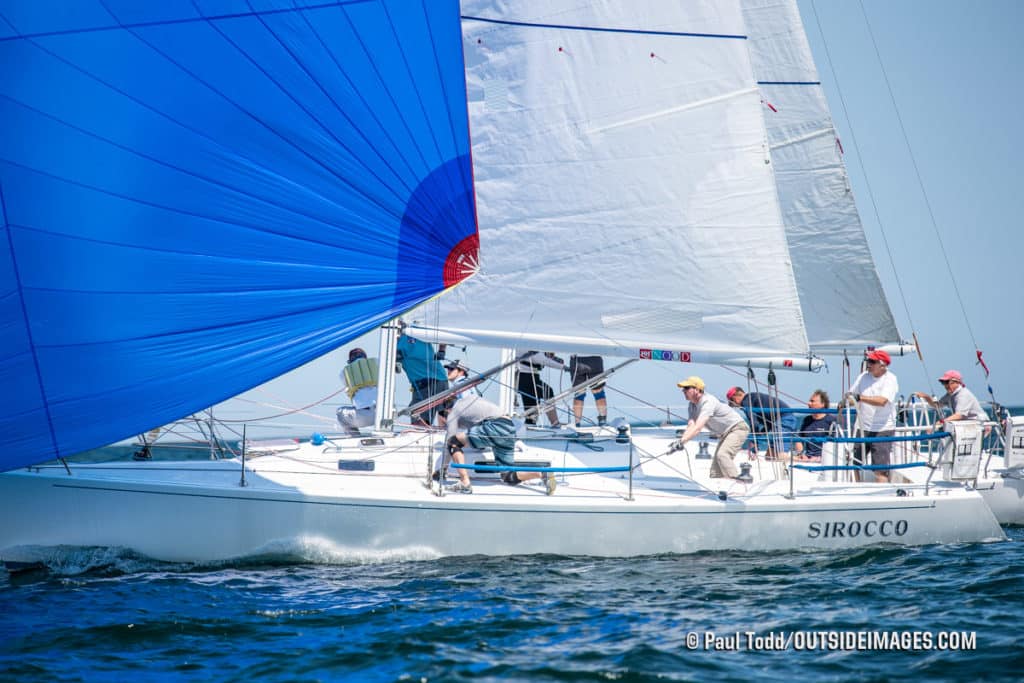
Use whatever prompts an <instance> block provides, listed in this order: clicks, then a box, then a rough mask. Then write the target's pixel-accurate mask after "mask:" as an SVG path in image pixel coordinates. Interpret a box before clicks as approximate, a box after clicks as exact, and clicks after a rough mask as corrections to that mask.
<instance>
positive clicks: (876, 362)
mask: <svg viewBox="0 0 1024 683" xmlns="http://www.w3.org/2000/svg"><path fill="white" fill-rule="evenodd" d="M868 365H878V361H877V360H875V359H874V358H868Z"/></svg>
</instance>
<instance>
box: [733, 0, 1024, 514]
mask: <svg viewBox="0 0 1024 683" xmlns="http://www.w3.org/2000/svg"><path fill="white" fill-rule="evenodd" d="M743 11H744V15H745V19H746V23H747V26H748V29H749V31H750V44H751V62H752V66H753V69H754V73H755V77H756V78H757V80H758V85H759V87H760V90H761V93H762V96H763V99H764V106H765V122H766V129H767V132H768V139H769V141H770V146H771V154H772V165H773V167H774V169H775V175H776V185H777V187H778V192H779V201H780V204H781V207H782V213H783V218H784V221H785V224H786V238H787V242H788V244H789V247H790V253H791V255H792V258H793V271H794V275H795V277H796V281H797V288H798V291H799V293H800V301H801V308H802V311H803V314H804V322H805V325H806V326H807V331H808V341H809V344H810V347H811V349H812V351H813V352H814V353H815V354H818V355H822V356H828V355H833V356H835V355H841V356H843V357H844V358H850V357H852V358H858V357H859V356H860V352H861V351H862V350H863V349H865V348H870V349H876V348H877V349H882V350H885V351H887V352H888V353H889V354H890V355H891V356H893V357H894V358H896V359H897V360H899V358H900V357H907V358H908V360H909V359H910V358H916V357H917V349H916V343H909V342H906V341H903V337H902V335H900V334H899V332H898V330H897V327H896V324H895V322H894V316H893V314H892V312H891V309H890V307H889V304H888V301H887V299H886V296H885V293H884V291H883V289H882V286H881V282H880V281H879V278H878V274H877V271H876V269H875V267H874V263H873V261H872V258H871V254H870V251H869V249H868V245H867V241H866V238H865V235H864V230H863V227H862V226H861V222H860V217H859V214H858V211H857V208H856V205H855V203H854V199H853V194H852V191H851V187H850V182H849V178H848V176H847V173H846V168H845V164H844V163H843V160H842V150H841V146H840V145H839V143H838V136H837V134H836V131H835V128H834V125H833V122H832V120H831V115H830V112H829V107H828V102H827V100H826V98H825V94H824V92H823V89H822V85H821V83H820V80H819V76H818V72H817V69H816V67H815V64H814V60H813V58H812V55H811V49H810V46H809V44H808V42H807V37H806V35H805V33H804V31H803V26H802V22H801V19H800V15H799V12H798V10H797V7H796V5H795V4H792V3H776V2H768V1H764V0H744V2H743ZM824 218H827V220H828V229H827V230H823V229H822V225H821V223H822V221H823V219H824ZM837 253H841V254H842V258H836V257H835V254H837ZM851 292H856V296H855V297H851V296H850V293H851ZM979 357H980V355H979ZM986 371H987V369H986ZM918 407H919V408H920V407H923V405H921V406H918ZM908 408H909V409H908V411H907V412H908V413H909V414H911V415H913V414H914V413H915V412H916V411H915V410H914V408H913V406H909V407H908ZM921 426H922V425H921V424H917V425H908V426H907V428H905V429H901V430H900V432H901V435H909V434H917V435H923V434H924V433H925V432H924V430H922V429H921V428H920V427H921ZM988 428H989V430H996V431H997V432H998V431H999V429H1000V425H998V424H995V423H990V424H989V425H988ZM1005 430H1006V433H1005V434H1004V435H1003V438H1002V441H1003V448H1002V449H1001V450H1003V451H1004V452H1005V454H1006V455H1005V457H1004V456H1003V455H1002V454H999V455H997V456H996V457H993V454H992V453H989V452H986V453H984V454H981V445H980V443H979V444H977V445H975V444H974V443H973V440H974V433H975V432H974V431H971V434H972V436H971V437H969V438H968V439H967V440H968V441H970V442H971V443H970V444H969V446H970V447H971V448H975V449H976V455H981V457H979V458H976V459H974V460H973V462H974V466H973V469H972V470H971V471H970V472H960V473H959V476H957V477H956V480H958V481H969V482H971V485H972V486H973V487H974V488H975V489H977V490H978V491H979V492H981V494H982V497H983V498H985V500H986V502H987V503H988V504H989V505H990V507H991V508H992V510H993V513H994V514H995V516H996V518H997V519H998V520H999V521H1000V523H1002V524H1024V479H1022V478H1021V467H1022V465H1024V460H1022V458H1021V455H1020V448H1019V444H1021V443H1022V441H1021V440H1022V438H1024V424H1022V421H1021V420H1019V419H1011V420H1010V421H1008V423H1007V425H1006V426H1005ZM965 438H967V437H965ZM1014 444H1018V446H1017V447H1016V448H1015V446H1014ZM922 445H923V446H924V447H925V450H926V451H929V452H928V453H926V454H924V455H922V453H921V452H920V451H921V446H922ZM840 450H842V451H844V452H847V455H848V454H849V453H848V451H850V450H852V447H851V446H850V445H845V446H843V447H842V448H841V449H840ZM940 454H945V455H946V457H947V460H946V461H945V465H944V466H941V467H938V468H937V471H933V470H935V468H929V467H918V468H908V469H904V470H901V471H900V474H901V475H902V477H903V478H905V479H908V480H910V481H913V482H915V483H920V484H924V483H926V482H929V481H931V480H932V479H934V478H935V477H937V476H938V477H940V478H941V477H943V476H946V477H948V476H949V475H950V465H951V464H952V463H951V462H949V461H948V456H949V453H948V449H943V448H931V449H929V448H928V446H927V442H923V443H922V442H899V443H897V444H895V450H894V456H893V457H894V463H897V464H904V465H905V464H910V463H914V462H931V463H932V464H933V465H935V464H936V463H935V462H933V461H936V460H937V459H938V456H939V455H940ZM929 455H932V456H933V457H931V458H929ZM838 460H843V461H844V462H846V461H847V460H848V458H838V457H837V462H838ZM798 474H799V473H798ZM821 476H822V477H826V476H827V477H828V478H830V479H833V480H835V479H839V478H848V477H837V476H836V473H835V472H833V473H831V474H829V475H825V474H823V475H821Z"/></svg>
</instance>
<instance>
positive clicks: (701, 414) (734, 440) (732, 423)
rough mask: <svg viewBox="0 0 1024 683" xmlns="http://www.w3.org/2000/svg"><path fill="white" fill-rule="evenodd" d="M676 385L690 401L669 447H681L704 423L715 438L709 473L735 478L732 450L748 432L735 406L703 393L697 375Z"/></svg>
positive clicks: (733, 451)
mask: <svg viewBox="0 0 1024 683" xmlns="http://www.w3.org/2000/svg"><path fill="white" fill-rule="evenodd" d="M676 386H677V387H679V388H680V389H682V390H683V396H685V397H686V400H687V401H689V402H690V413H689V422H687V424H686V431H684V432H683V435H682V436H681V437H679V439H677V440H676V441H675V442H674V443H673V444H672V450H680V449H682V448H683V446H684V445H685V444H686V442H687V441H689V440H691V439H693V438H694V437H695V436H697V435H698V434H700V431H701V430H702V429H704V427H705V426H706V427H707V428H708V431H709V432H711V435H712V436H714V437H716V438H717V439H718V447H717V448H716V449H715V458H714V460H712V461H711V476H712V477H713V478H721V477H728V478H730V479H735V478H736V475H738V474H739V473H740V471H739V468H738V467H736V463H735V458H736V453H737V452H739V450H740V448H742V447H743V444H744V443H745V442H746V440H747V437H748V436H749V435H750V428H749V427H747V423H746V422H744V421H743V418H742V417H740V415H739V413H737V412H736V411H735V410H733V409H732V408H730V407H729V406H727V405H725V404H724V403H722V402H721V401H719V400H718V399H717V398H715V397H714V396H711V395H708V394H705V393H704V380H702V379H701V378H700V377H696V376H693V377H687V378H686V379H684V380H683V381H682V382H679V383H678V384H676Z"/></svg>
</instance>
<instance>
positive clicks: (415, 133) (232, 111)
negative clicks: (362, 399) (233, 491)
mask: <svg viewBox="0 0 1024 683" xmlns="http://www.w3.org/2000/svg"><path fill="white" fill-rule="evenodd" d="M0 62H2V63H3V64H5V65H11V68H5V69H3V70H0V120H2V121H3V125H2V126H0V200H2V212H3V213H2V216H0V221H2V222H0V226H2V227H0V264H2V265H0V330H2V334H0V340H2V341H0V378H2V381H0V386H3V388H4V390H3V392H2V395H0V432H2V433H3V434H4V448H3V449H2V450H0V470H3V469H11V468H14V467H17V466H20V465H25V464H29V463H35V462H40V461H43V460H47V459H50V458H52V457H54V456H57V455H69V454H72V453H75V452H77V451H81V450H83V449H87V448H91V447H95V446H100V445H103V444H105V443H109V442H111V441H115V440H117V439H120V438H123V437H125V436H128V435H130V434H134V433H138V432H140V431H144V430H146V429H148V428H150V427H152V426H154V425H156V424H161V423H163V422H167V421H169V420H172V419H176V418H178V417H181V416H183V415H186V414H188V413H190V412H193V411H195V410H197V409H200V408H202V407H205V406H207V405H211V404H213V403H215V402H217V401H220V400H222V399H225V398H227V397H229V396H232V395H235V394H237V393H239V392H241V391H243V390H245V389H247V388H249V387H252V386H254V385H256V384H259V383H261V382H264V381H266V380H268V379H270V378H272V377H275V376H277V375H279V374H281V373H283V372H286V371H287V370H290V369H292V368H294V367H297V366H299V365H301V364H303V363H305V362H307V361H309V360H311V359H313V358H316V357H318V356H320V355H322V354H324V353H326V352H327V351H330V350H331V349H333V348H336V347H337V346H338V345H340V344H342V343H344V342H345V341H347V340H349V339H351V338H353V337H355V336H357V335H359V334H361V333H363V332H365V331H367V330H368V329H371V328H372V327H374V326H376V325H378V324H379V323H380V322H382V321H384V320H386V319H388V318H390V317H393V316H395V315H396V314H398V313H400V312H402V311H404V310H406V309H408V308H409V307H411V306H414V305H416V304H418V303H420V302H422V301H424V300H425V299H427V298H429V297H431V296H433V295H435V294H437V293H438V292H440V291H442V290H443V289H444V288H445V287H447V286H450V285H452V284H454V283H455V282H458V281H459V280H460V279H461V278H462V277H465V275H467V274H468V273H469V272H470V268H468V267H467V264H469V265H470V266H471V265H472V263H473V262H474V261H475V252H476V244H477V235H476V225H475V216H474V206H473V197H472V186H471V176H472V172H471V168H470V163H469V136H468V122H467V114H466V101H465V76H464V64H463V58H462V47H461V33H460V26H459V7H458V3H457V0H431V1H430V2H425V3H410V2H404V1H402V0H367V1H359V2H355V1H347V2H346V1H337V2H334V1H330V0H327V1H325V0H317V1H316V2H313V1H312V0H262V1H261V2H259V3H241V4H239V3H236V2H231V1H228V0H204V1H203V2H197V3H135V2H124V1H123V0H113V1H111V0H102V1H101V0H94V1H88V0H82V1H80V2H76V3H72V4H70V5H69V4H67V3H62V2H56V1H48V2H32V3H25V2H19V1H18V0H2V1H0ZM13 65H17V66H16V67H15V66H13Z"/></svg>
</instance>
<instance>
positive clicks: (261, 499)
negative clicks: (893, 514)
mask: <svg viewBox="0 0 1024 683" xmlns="http://www.w3.org/2000/svg"><path fill="white" fill-rule="evenodd" d="M53 487H54V488H67V489H77V490H84V491H108V492H113V493H142V494H147V495H157V496H182V497H185V498H212V499H216V500H232V501H240V502H254V503H290V504H299V505H329V506H333V507H359V508H387V509H396V510H403V509H404V510H410V511H416V510H443V511H449V512H450V511H458V512H494V513H499V514H501V513H508V512H529V513H538V512H541V513H544V514H571V515H578V514H582V515H622V514H630V515H720V514H723V513H725V514H741V515H764V514H768V515H774V514H779V513H792V512H885V511H892V510H896V511H905V510H928V509H931V508H934V507H935V505H934V503H930V504H929V503H926V504H920V505H918V504H908V505H905V506H900V505H896V506H888V505H884V506H875V507H835V508H829V507H811V508H797V509H788V508H778V509H775V510H728V509H723V510H707V511H700V510H637V511H627V512H625V513H624V512H623V511H622V510H565V509H555V510H541V509H537V508H512V507H495V508H480V507H468V506H465V507H464V506H462V505H452V506H440V505H423V504H418V503H415V502H412V503H410V504H409V505H393V504H387V503H358V502H332V501H325V500H310V499H305V500H289V499H286V498H269V497H262V496H252V497H247V496H228V495H218V494H212V493H180V492H176V491H149V490H146V489H131V488H114V487H107V486H82V485H76V484H53ZM538 493H540V491H538ZM621 502H623V503H627V502H628V501H625V500H624V499H622V500H621Z"/></svg>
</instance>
